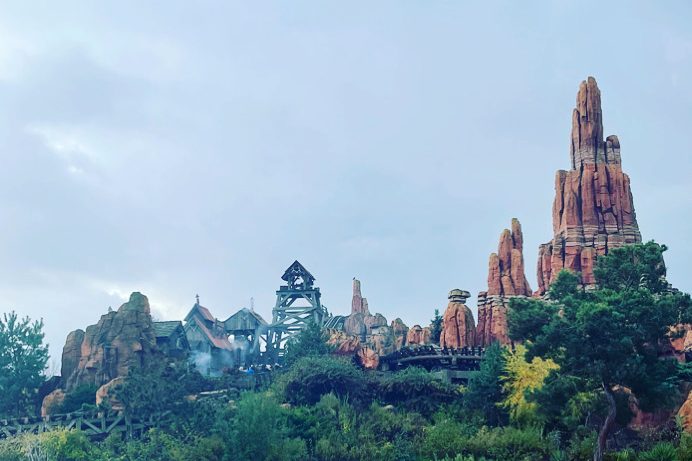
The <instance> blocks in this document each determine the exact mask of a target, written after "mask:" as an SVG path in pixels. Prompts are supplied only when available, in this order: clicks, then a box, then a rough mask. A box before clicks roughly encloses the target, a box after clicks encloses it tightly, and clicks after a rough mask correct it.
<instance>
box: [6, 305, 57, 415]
mask: <svg viewBox="0 0 692 461" xmlns="http://www.w3.org/2000/svg"><path fill="white" fill-rule="evenodd" d="M47 362H48V346H47V345H44V344H43V321H34V322H32V321H31V319H30V318H29V317H25V318H23V319H20V318H19V317H18V316H17V314H16V313H15V312H10V313H9V314H4V315H3V317H2V318H0V415H5V417H8V416H9V417H18V416H24V415H26V414H34V413H35V412H36V410H37V408H38V407H40V405H41V404H40V402H37V400H38V389H39V387H40V386H41V384H43V382H44V381H45V376H44V373H43V372H44V370H45V368H46V363H47Z"/></svg>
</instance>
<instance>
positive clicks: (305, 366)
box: [274, 356, 367, 405]
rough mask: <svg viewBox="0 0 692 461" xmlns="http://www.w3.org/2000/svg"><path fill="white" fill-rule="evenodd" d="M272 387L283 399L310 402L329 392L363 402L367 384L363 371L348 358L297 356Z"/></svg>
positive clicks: (298, 402) (293, 402)
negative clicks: (294, 361)
mask: <svg viewBox="0 0 692 461" xmlns="http://www.w3.org/2000/svg"><path fill="white" fill-rule="evenodd" d="M274 389H275V390H276V392H277V394H278V395H279V397H281V399H283V401H284V402H288V403H291V404H294V405H306V404H307V405H314V404H315V403H317V402H318V401H319V400H320V398H321V397H322V396H323V395H326V394H329V393H333V394H334V395H336V396H337V397H339V398H348V399H349V400H350V401H352V402H363V401H365V400H366V390H367V386H366V380H365V377H364V376H363V372H362V371H361V370H360V369H358V368H356V367H355V366H354V365H353V364H352V363H351V362H349V361H347V360H345V359H342V358H337V357H328V356H325V357H303V358H300V359H298V360H297V361H296V363H295V364H294V365H293V366H292V367H291V368H289V369H288V371H286V372H285V373H284V374H283V375H282V376H281V377H280V378H279V379H278V380H277V382H276V385H275V386H274Z"/></svg>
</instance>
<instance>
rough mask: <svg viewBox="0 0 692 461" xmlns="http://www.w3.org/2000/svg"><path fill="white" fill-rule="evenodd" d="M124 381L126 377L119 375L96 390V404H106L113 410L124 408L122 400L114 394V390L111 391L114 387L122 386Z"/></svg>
mask: <svg viewBox="0 0 692 461" xmlns="http://www.w3.org/2000/svg"><path fill="white" fill-rule="evenodd" d="M124 382H125V377H123V376H119V377H117V378H115V379H112V380H110V381H108V382H107V383H106V384H104V385H103V386H101V387H99V388H98V389H97V390H96V405H97V406H101V405H106V406H108V407H109V408H110V409H111V410H114V411H122V410H124V409H125V407H124V406H123V404H122V402H120V401H119V400H118V399H116V398H115V396H114V395H113V392H111V391H112V390H113V389H115V387H116V386H120V385H122V384H123V383H124Z"/></svg>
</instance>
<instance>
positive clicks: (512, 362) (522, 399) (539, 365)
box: [502, 344, 559, 424]
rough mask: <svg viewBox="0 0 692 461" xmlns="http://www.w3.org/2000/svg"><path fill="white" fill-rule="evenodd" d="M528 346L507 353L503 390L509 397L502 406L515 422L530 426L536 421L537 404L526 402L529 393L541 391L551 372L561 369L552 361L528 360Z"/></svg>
mask: <svg viewBox="0 0 692 461" xmlns="http://www.w3.org/2000/svg"><path fill="white" fill-rule="evenodd" d="M525 356H526V346H524V345H522V344H518V345H517V346H516V348H515V350H513V351H507V352H506V353H505V362H506V363H505V374H504V375H503V376H502V379H503V381H504V383H503V385H502V389H503V391H504V392H505V394H506V395H507V397H506V398H505V400H504V402H502V405H503V407H504V408H506V409H507V410H509V416H510V418H511V419H512V421H514V422H519V423H524V424H528V423H531V422H533V421H534V420H535V414H536V403H535V402H529V401H527V400H526V394H527V392H531V391H533V390H535V389H540V388H541V387H542V386H543V382H544V381H545V378H547V377H548V375H549V374H550V371H551V370H556V369H558V368H559V367H558V366H557V365H556V364H555V362H553V361H552V360H550V359H548V360H543V359H542V358H540V357H534V358H533V360H531V361H528V360H526V357H525Z"/></svg>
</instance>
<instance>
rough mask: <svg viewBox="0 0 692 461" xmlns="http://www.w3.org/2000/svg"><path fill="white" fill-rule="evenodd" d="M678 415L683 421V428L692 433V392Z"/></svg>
mask: <svg viewBox="0 0 692 461" xmlns="http://www.w3.org/2000/svg"><path fill="white" fill-rule="evenodd" d="M678 416H679V417H680V420H681V421H682V428H683V429H684V430H685V432H687V433H688V434H692V392H690V393H689V395H688V396H687V400H685V403H683V404H682V406H681V407H680V410H678Z"/></svg>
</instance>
